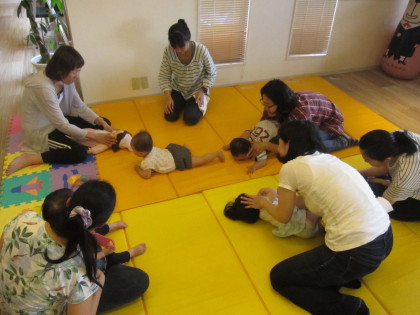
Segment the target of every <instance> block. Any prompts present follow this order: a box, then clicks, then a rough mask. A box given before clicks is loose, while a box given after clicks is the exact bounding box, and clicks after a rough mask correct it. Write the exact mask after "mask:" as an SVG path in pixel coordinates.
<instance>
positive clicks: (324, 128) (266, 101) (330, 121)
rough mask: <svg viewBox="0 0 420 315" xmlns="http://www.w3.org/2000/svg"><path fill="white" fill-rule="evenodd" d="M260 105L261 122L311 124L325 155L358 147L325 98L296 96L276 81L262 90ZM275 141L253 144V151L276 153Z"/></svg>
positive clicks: (311, 94)
mask: <svg viewBox="0 0 420 315" xmlns="http://www.w3.org/2000/svg"><path fill="white" fill-rule="evenodd" d="M260 102H261V104H262V105H263V106H264V112H263V116H262V118H261V120H263V119H272V120H275V121H277V122H279V123H280V124H283V123H285V122H287V121H294V120H309V121H311V122H312V123H313V124H314V126H315V127H316V129H317V130H318V132H319V135H320V137H321V140H322V144H323V145H324V147H325V150H326V152H333V151H338V150H341V149H343V148H346V147H349V146H353V145H356V144H358V140H357V139H353V138H351V137H350V136H348V135H347V134H345V133H344V118H343V114H342V113H341V111H340V109H339V108H338V107H337V106H336V105H335V104H334V103H333V102H332V101H331V100H330V99H328V98H327V97H326V96H324V95H322V94H319V93H316V92H311V91H299V92H294V91H292V89H290V87H289V86H288V85H287V84H285V83H284V82H283V81H281V80H278V79H275V80H271V81H269V82H268V83H267V84H265V85H264V86H263V87H262V88H261V99H260ZM276 140H277V139H274V142H273V141H272V142H273V143H263V144H260V143H258V144H254V146H253V151H255V152H256V153H257V152H259V151H262V150H270V151H273V152H276V150H277V142H276ZM263 146H264V148H261V147H263Z"/></svg>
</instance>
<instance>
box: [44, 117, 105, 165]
mask: <svg viewBox="0 0 420 315" xmlns="http://www.w3.org/2000/svg"><path fill="white" fill-rule="evenodd" d="M66 118H67V119H68V121H69V123H70V124H72V125H75V126H77V127H79V128H82V129H83V128H92V129H103V127H102V126H97V125H92V124H91V123H89V122H87V121H86V120H84V119H83V118H80V117H73V116H66ZM104 120H105V121H106V122H107V123H108V124H109V125H111V123H110V121H109V120H108V119H106V118H104ZM48 145H49V151H47V152H44V153H41V157H42V161H43V162H44V163H49V164H52V163H60V164H61V163H62V164H74V163H80V162H83V161H84V160H85V159H86V157H87V147H85V146H84V145H81V144H78V143H77V142H75V141H73V140H71V139H70V138H69V137H67V136H66V135H65V134H64V133H62V132H61V131H59V130H57V129H55V130H53V131H52V132H51V133H50V134H49V135H48Z"/></svg>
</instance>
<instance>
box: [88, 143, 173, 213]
mask: <svg viewBox="0 0 420 315" xmlns="http://www.w3.org/2000/svg"><path fill="white" fill-rule="evenodd" d="M139 162H140V158H139V157H137V156H136V155H134V153H132V152H128V151H127V150H120V151H119V152H117V153H115V152H112V151H111V150H108V151H105V152H103V153H101V154H98V155H97V158H96V163H97V165H98V173H99V176H100V178H101V179H102V180H105V181H108V182H110V183H111V184H112V185H113V186H114V188H115V190H116V192H117V205H116V207H115V211H117V212H118V211H122V210H126V209H130V208H134V207H138V206H141V205H146V204H151V203H155V202H160V201H163V200H168V199H172V198H176V197H177V194H176V192H175V189H174V187H173V186H172V184H171V182H170V180H169V177H168V176H167V175H156V176H153V177H152V178H151V179H147V180H146V179H143V178H141V177H140V175H138V174H137V172H136V171H135V170H134V165H135V164H138V163H139Z"/></svg>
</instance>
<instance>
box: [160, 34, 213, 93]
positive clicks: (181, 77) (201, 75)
mask: <svg viewBox="0 0 420 315" xmlns="http://www.w3.org/2000/svg"><path fill="white" fill-rule="evenodd" d="M191 43H192V44H193V45H194V46H195V49H194V55H193V57H192V60H191V62H190V63H189V64H188V65H184V64H183V63H182V62H181V61H179V59H178V56H177V55H176V52H175V50H174V49H173V48H172V47H171V46H170V45H168V46H167V47H166V48H165V51H164V53H163V59H162V64H161V66H160V72H159V86H160V89H161V90H162V91H163V92H164V91H167V90H176V91H178V92H180V93H181V94H182V96H183V97H184V99H186V100H187V99H189V98H191V97H194V95H195V94H196V93H197V92H198V91H199V90H200V89H201V88H202V87H206V88H210V87H212V86H213V84H214V82H215V80H216V66H215V65H214V62H213V59H212V58H211V56H210V53H209V51H208V49H207V48H206V46H204V45H203V44H200V43H196V42H191Z"/></svg>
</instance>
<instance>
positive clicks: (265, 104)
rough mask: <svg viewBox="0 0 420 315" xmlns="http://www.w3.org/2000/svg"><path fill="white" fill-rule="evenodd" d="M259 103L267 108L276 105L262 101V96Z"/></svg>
mask: <svg viewBox="0 0 420 315" xmlns="http://www.w3.org/2000/svg"><path fill="white" fill-rule="evenodd" d="M260 103H261V105H262V106H264V107H265V108H267V109H269V108H272V107H274V106H277V105H276V104H267V103H264V100H263V99H262V98H260Z"/></svg>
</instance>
